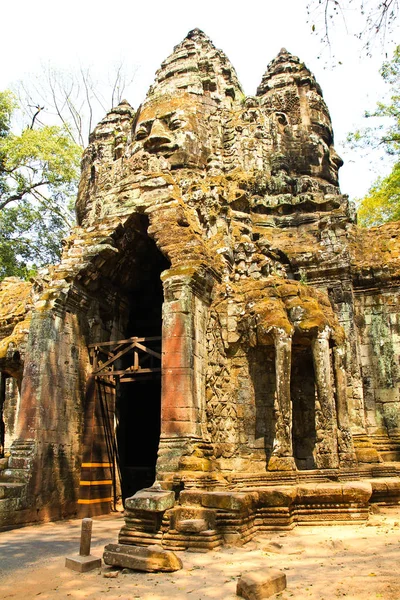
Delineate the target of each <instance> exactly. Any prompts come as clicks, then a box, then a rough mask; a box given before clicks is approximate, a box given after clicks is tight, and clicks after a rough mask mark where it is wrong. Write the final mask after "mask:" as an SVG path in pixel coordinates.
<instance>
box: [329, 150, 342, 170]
mask: <svg viewBox="0 0 400 600" xmlns="http://www.w3.org/2000/svg"><path fill="white" fill-rule="evenodd" d="M331 161H332V162H333V164H334V165H336V167H337V168H338V169H340V167H342V166H343V160H342V159H341V158H340V156H339V154H338V153H337V152H336V150H333V151H332V152H331Z"/></svg>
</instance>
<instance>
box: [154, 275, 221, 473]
mask: <svg viewBox="0 0 400 600" xmlns="http://www.w3.org/2000/svg"><path fill="white" fill-rule="evenodd" d="M211 279H212V278H211V276H209V275H207V274H204V273H203V276H199V273H198V271H197V270H196V269H191V268H190V267H188V268H185V269H179V268H177V269H170V270H169V271H166V272H165V273H164V274H163V275H162V280H163V285H164V305H163V329H162V384H161V438H160V446H159V454H158V461H157V477H158V478H160V477H163V474H166V473H174V472H176V471H179V470H190V471H208V470H209V469H210V461H209V458H208V456H209V454H210V450H209V445H208V444H207V440H206V438H207V432H206V429H205V427H206V418H205V351H206V348H205V340H206V335H205V327H206V322H207V314H208V306H209V294H210V291H211V287H212V283H213V282H212V281H210V280H211ZM165 476H166V475H164V477H165Z"/></svg>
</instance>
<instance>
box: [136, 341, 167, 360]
mask: <svg viewBox="0 0 400 600" xmlns="http://www.w3.org/2000/svg"><path fill="white" fill-rule="evenodd" d="M135 346H136V348H140V350H143V352H146V354H150V355H151V356H155V358H159V359H160V360H161V354H160V353H159V352H155V351H154V350H151V349H150V348H147V347H146V346H142V344H139V343H138V342H136V344H135Z"/></svg>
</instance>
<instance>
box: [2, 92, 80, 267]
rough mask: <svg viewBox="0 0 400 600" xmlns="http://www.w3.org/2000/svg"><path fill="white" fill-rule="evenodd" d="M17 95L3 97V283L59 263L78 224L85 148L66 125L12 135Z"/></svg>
mask: <svg viewBox="0 0 400 600" xmlns="http://www.w3.org/2000/svg"><path fill="white" fill-rule="evenodd" d="M17 110H18V103H17V101H16V98H15V96H14V95H13V94H12V93H11V92H9V91H5V92H0V278H3V277H5V276H9V275H19V276H25V277H26V276H28V275H29V272H30V271H31V270H32V269H34V268H35V267H36V266H41V265H43V264H46V263H48V262H50V261H54V260H57V258H58V257H59V255H60V248H61V245H60V240H61V237H62V236H63V235H65V233H66V232H67V231H68V229H69V228H70V227H71V226H72V224H73V222H74V216H73V211H72V210H71V200H72V198H73V197H74V195H75V193H76V186H77V180H78V174H79V163H80V157H81V153H82V149H81V148H80V146H78V145H77V144H76V143H75V142H73V141H72V140H71V137H70V135H69V133H68V131H67V129H66V128H65V127H64V126H55V125H41V126H37V115H38V114H39V113H40V110H41V107H40V106H38V107H37V110H36V113H35V115H34V116H33V118H32V120H31V122H30V124H29V125H28V126H26V127H25V128H23V129H22V130H21V131H19V132H18V133H14V132H13V131H12V127H11V122H12V117H13V115H14V114H15V112H16V111H17Z"/></svg>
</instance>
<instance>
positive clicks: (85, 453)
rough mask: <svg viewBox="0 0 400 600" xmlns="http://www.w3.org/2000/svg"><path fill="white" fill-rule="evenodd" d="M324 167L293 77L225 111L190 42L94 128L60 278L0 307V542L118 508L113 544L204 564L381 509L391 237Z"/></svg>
mask: <svg viewBox="0 0 400 600" xmlns="http://www.w3.org/2000/svg"><path fill="white" fill-rule="evenodd" d="M341 164H342V161H341V159H340V158H339V157H338V155H337V154H336V152H335V150H334V148H333V133H332V125H331V120H330V116H329V112H328V109H327V107H326V104H325V102H324V100H323V97H322V92H321V89H320V87H319V85H318V83H317V82H316V81H315V78H314V76H313V75H312V74H311V73H310V71H309V70H308V69H307V67H306V66H305V65H304V64H303V63H302V62H301V61H300V60H299V59H298V58H296V57H295V56H293V55H291V54H290V53H289V52H287V51H286V50H284V49H283V50H281V52H280V53H279V54H278V56H277V57H276V58H275V59H274V60H273V61H272V62H271V63H270V64H269V66H268V69H267V71H266V73H265V74H264V76H263V78H262V81H261V84H260V86H259V87H258V90H257V94H256V95H255V96H249V97H246V96H245V95H244V93H243V91H242V89H241V86H240V83H239V81H238V79H237V76H236V73H235V70H234V69H233V67H232V65H231V64H230V62H229V61H228V59H227V58H226V56H225V55H224V54H223V52H221V51H219V50H217V49H216V48H215V47H214V46H213V44H212V42H211V41H210V40H209V38H208V37H207V36H206V35H204V33H202V32H201V31H200V30H198V29H195V30H193V31H191V32H190V33H189V34H188V35H187V37H186V38H185V39H184V40H183V42H182V43H181V44H179V45H178V46H176V48H175V49H174V51H173V53H172V54H171V55H170V56H169V57H168V58H167V59H166V60H165V61H164V62H163V63H162V65H161V68H160V69H159V71H158V72H157V74H156V79H155V83H154V85H153V86H152V87H151V89H150V90H149V92H148V94H147V97H146V99H145V100H144V102H143V104H142V105H141V106H140V107H139V109H138V110H137V111H135V110H134V109H133V108H132V107H131V106H130V105H129V104H128V103H127V102H122V103H121V104H120V105H119V106H117V107H116V108H114V109H113V110H112V111H111V112H110V113H108V114H107V116H106V117H105V118H104V119H103V121H101V122H100V123H99V125H98V126H97V127H96V129H95V130H94V132H93V133H92V135H91V138H90V144H89V146H88V148H87V149H86V151H85V154H84V158H83V163H82V178H81V182H80V186H79V195H78V199H77V204H76V208H77V214H78V226H77V227H76V228H75V229H74V230H73V231H72V232H71V235H70V236H69V237H68V238H67V239H66V240H65V241H64V248H63V256H62V260H61V263H60V264H59V265H56V266H51V267H49V268H48V269H47V270H44V271H42V272H41V273H40V276H38V277H37V278H36V279H35V280H34V281H33V282H32V283H26V282H21V281H19V280H15V279H12V278H10V279H6V280H4V281H3V282H2V284H1V287H0V298H1V308H0V311H1V312H0V340H1V341H0V369H1V372H2V375H1V388H0V393H1V400H0V401H1V403H2V414H3V417H2V426H3V429H4V431H3V433H2V443H3V445H4V446H5V449H4V458H2V459H1V462H0V464H1V471H0V498H2V499H0V521H1V526H3V527H5V526H10V525H12V524H16V523H24V522H32V521H35V520H43V519H49V518H59V517H62V516H65V515H72V514H76V513H77V512H79V513H80V514H82V515H90V514H95V513H100V512H107V511H109V510H110V508H111V506H112V504H113V502H114V500H115V499H116V498H117V497H118V496H121V495H122V497H123V498H124V499H125V498H127V500H126V502H125V508H126V513H125V514H126V519H125V527H124V528H123V529H122V531H121V534H120V541H121V542H123V543H128V544H144V545H145V544H151V543H154V541H158V543H160V544H162V545H163V546H165V547H167V548H187V547H197V548H214V547H218V546H219V545H221V544H223V543H224V542H225V543H226V542H229V543H233V542H236V543H239V542H244V541H246V540H249V539H251V537H252V535H253V534H254V533H255V532H256V531H258V530H263V529H264V530H265V529H268V528H278V527H282V528H290V527H292V526H294V525H295V524H296V523H298V524H302V523H309V522H316V523H317V522H335V521H340V522H354V521H358V520H363V519H366V518H367V516H368V506H369V503H371V502H384V503H398V501H399V499H400V477H399V475H400V463H399V462H396V461H399V460H400V429H399V415H400V410H399V409H400V399H399V380H400V379H399V349H400V337H399V336H400V317H399V307H400V305H399V282H400V240H399V228H398V224H396V223H392V224H388V225H385V226H382V227H379V228H373V229H370V230H364V229H359V228H358V227H357V225H356V224H355V219H354V213H353V209H352V205H351V203H349V201H348V198H347V197H346V196H343V195H341V193H340V190H339V186H338V169H339V167H340V166H341ZM154 482H156V483H154ZM153 483H154V485H153ZM138 490H141V491H139V492H138ZM135 492H138V493H136V495H135V496H133V494H134V493H135Z"/></svg>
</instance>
